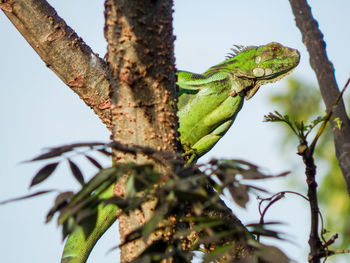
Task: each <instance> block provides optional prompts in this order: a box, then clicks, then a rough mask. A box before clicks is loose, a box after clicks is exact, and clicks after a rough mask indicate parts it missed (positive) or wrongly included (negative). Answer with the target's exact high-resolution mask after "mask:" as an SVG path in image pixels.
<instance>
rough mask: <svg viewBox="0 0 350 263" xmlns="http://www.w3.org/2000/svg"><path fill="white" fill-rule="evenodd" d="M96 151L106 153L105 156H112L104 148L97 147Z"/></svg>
mask: <svg viewBox="0 0 350 263" xmlns="http://www.w3.org/2000/svg"><path fill="white" fill-rule="evenodd" d="M97 151H98V152H100V153H102V154H103V155H106V156H108V157H109V156H112V153H111V152H109V151H107V150H106V149H98V150H97Z"/></svg>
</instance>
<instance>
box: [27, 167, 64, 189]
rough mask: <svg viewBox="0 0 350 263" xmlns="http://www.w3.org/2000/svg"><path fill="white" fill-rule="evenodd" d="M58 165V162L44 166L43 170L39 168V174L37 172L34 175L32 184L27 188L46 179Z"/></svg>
mask: <svg viewBox="0 0 350 263" xmlns="http://www.w3.org/2000/svg"><path fill="white" fill-rule="evenodd" d="M58 164H59V163H58V162H55V163H50V164H47V165H45V166H44V167H43V168H41V169H40V170H39V172H37V173H36V175H35V176H34V178H33V180H32V182H31V183H30V186H29V188H30V187H32V186H33V185H37V184H40V183H41V182H42V181H44V180H45V179H47V178H48V177H49V176H50V175H51V174H52V173H53V172H54V171H55V169H56V167H57V165H58Z"/></svg>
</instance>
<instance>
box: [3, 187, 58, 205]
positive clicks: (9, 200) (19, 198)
mask: <svg viewBox="0 0 350 263" xmlns="http://www.w3.org/2000/svg"><path fill="white" fill-rule="evenodd" d="M53 191H55V190H46V191H39V192H36V193H33V194H30V195H25V196H21V197H16V198H12V199H8V200H5V201H1V202H0V205H5V204H7V203H11V202H15V201H20V200H24V199H28V198H32V197H35V196H38V195H43V194H47V193H51V192H53Z"/></svg>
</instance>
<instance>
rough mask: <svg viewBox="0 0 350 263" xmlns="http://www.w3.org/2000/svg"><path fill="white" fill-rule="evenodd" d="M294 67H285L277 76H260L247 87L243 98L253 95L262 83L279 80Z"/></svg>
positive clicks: (247, 98)
mask: <svg viewBox="0 0 350 263" xmlns="http://www.w3.org/2000/svg"><path fill="white" fill-rule="evenodd" d="M295 68H296V66H295V67H293V68H291V69H287V70H285V72H283V73H282V74H280V75H278V76H277V77H272V78H269V77H271V76H265V77H261V78H260V79H258V80H257V81H256V83H255V85H254V86H253V87H252V88H250V89H248V90H247V91H246V96H245V99H246V100H249V99H250V98H251V97H253V96H254V94H255V93H256V92H257V91H258V90H259V88H260V86H262V85H264V84H267V83H274V82H277V81H279V80H280V79H282V78H284V77H285V76H287V75H289V74H290V73H292V71H293V70H294V69H295Z"/></svg>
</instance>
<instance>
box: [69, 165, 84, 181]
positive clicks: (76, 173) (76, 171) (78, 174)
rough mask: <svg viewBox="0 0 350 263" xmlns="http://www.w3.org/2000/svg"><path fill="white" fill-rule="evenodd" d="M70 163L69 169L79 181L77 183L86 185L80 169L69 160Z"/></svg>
mask: <svg viewBox="0 0 350 263" xmlns="http://www.w3.org/2000/svg"><path fill="white" fill-rule="evenodd" d="M68 162H69V167H70V170H71V171H72V174H73V176H74V178H75V179H77V181H78V182H79V183H80V184H81V185H84V176H83V174H82V172H81V171H80V168H79V167H78V166H77V165H76V164H75V163H74V162H73V161H72V160H71V159H68Z"/></svg>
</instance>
